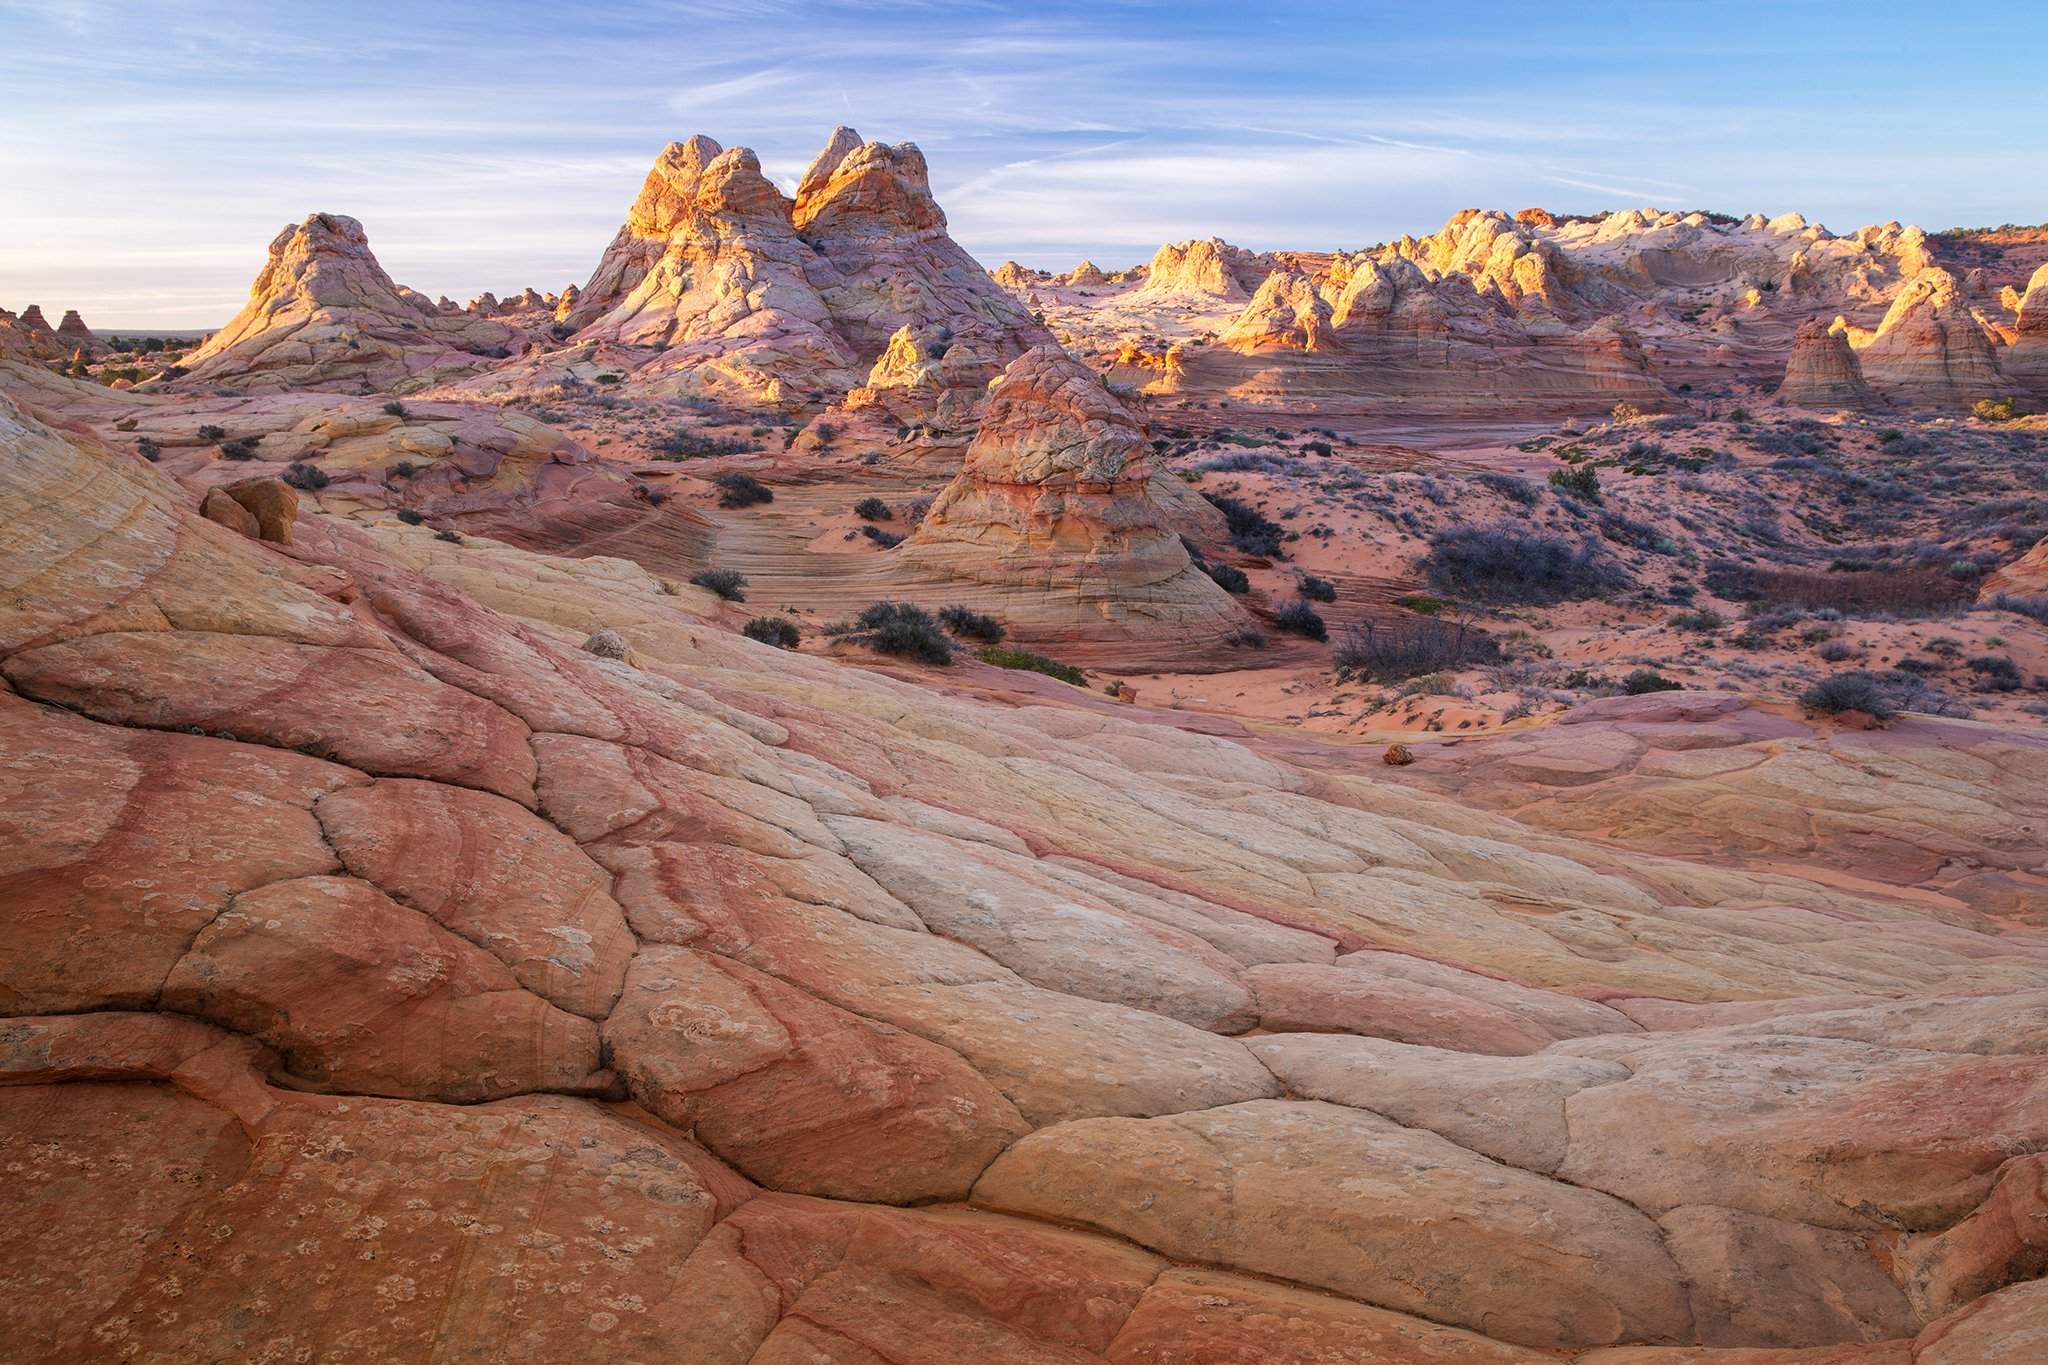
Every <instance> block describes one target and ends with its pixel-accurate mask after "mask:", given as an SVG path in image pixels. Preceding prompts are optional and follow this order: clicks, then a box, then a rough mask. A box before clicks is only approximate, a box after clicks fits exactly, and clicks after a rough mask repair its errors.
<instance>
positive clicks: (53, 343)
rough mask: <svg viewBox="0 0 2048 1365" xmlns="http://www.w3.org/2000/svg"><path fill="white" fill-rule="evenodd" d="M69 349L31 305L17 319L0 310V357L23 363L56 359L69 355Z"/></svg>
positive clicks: (41, 312)
mask: <svg viewBox="0 0 2048 1365" xmlns="http://www.w3.org/2000/svg"><path fill="white" fill-rule="evenodd" d="M71 349H72V347H71V346H70V345H68V344H66V342H65V340H64V339H63V338H62V337H60V336H58V335H57V333H56V331H55V329H53V328H52V327H51V326H50V324H49V323H48V322H46V321H44V319H43V310H42V309H41V308H39V307H37V306H36V305H35V304H30V305H29V306H28V307H27V308H25V309H23V310H22V312H21V315H20V316H19V317H17V316H15V315H14V314H13V313H10V312H8V311H7V310H6V309H4V308H0V354H5V355H11V356H15V357H18V358H21V359H25V360H56V359H58V358H60V357H62V356H67V355H69V354H70V353H71Z"/></svg>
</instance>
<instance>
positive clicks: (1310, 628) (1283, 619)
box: [1273, 597, 1330, 640]
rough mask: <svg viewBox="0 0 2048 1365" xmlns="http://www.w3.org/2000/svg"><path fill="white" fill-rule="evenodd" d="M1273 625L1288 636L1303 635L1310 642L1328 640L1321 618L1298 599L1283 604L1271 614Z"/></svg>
mask: <svg viewBox="0 0 2048 1365" xmlns="http://www.w3.org/2000/svg"><path fill="white" fill-rule="evenodd" d="M1273 624H1274V625H1275V626H1277V627H1278V628H1279V629H1281V630H1284V631H1286V632H1288V633H1289V634H1290V635H1305V636H1307V637H1308V638H1309V639H1311V640H1327V639H1329V638H1330V629H1329V627H1328V626H1326V625H1324V624H1323V618H1322V616H1321V615H1320V614H1319V613H1318V612H1317V611H1316V609H1315V608H1314V607H1312V606H1310V605H1309V604H1308V603H1306V602H1304V601H1302V600H1301V599H1300V598H1299V597H1297V598H1295V599H1294V600H1292V601H1290V602H1286V603H1283V604H1282V605H1281V607H1280V609H1279V610H1278V611H1276V612H1274V613H1273Z"/></svg>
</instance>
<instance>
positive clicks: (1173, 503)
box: [896, 346, 1244, 645]
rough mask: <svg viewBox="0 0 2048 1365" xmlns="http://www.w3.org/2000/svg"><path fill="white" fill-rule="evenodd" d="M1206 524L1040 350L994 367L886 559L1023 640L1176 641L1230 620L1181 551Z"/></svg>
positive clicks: (1073, 367)
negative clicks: (980, 603) (965, 426)
mask: <svg viewBox="0 0 2048 1365" xmlns="http://www.w3.org/2000/svg"><path fill="white" fill-rule="evenodd" d="M1214 517H1215V514H1214V512H1213V511H1212V510H1210V509H1209V508H1208V507H1207V504H1204V503H1201V502H1200V500H1199V499H1197V498H1195V497H1194V495H1193V494H1191V493H1189V492H1188V491H1187V489H1186V486H1185V485H1183V484H1182V483H1180V481H1179V480H1177V479H1175V478H1173V477H1172V476H1171V475H1169V474H1167V473H1166V472H1165V471H1164V470H1162V469H1160V468H1159V467H1158V465H1157V464H1156V463H1155V462H1154V460H1153V457H1152V452H1151V447H1150V445H1149V444H1148V442H1147V440H1146V438H1145V433H1144V431H1143V429H1142V428H1141V427H1140V426H1139V425H1138V422H1137V419H1136V418H1135V417H1133V416H1132V414H1131V412H1130V410H1129V409H1128V408H1126V407H1125V406H1124V404H1123V403H1122V402H1121V401H1119V400H1118V399H1117V398H1116V397H1115V396H1114V395H1113V394H1111V393H1110V392H1109V390H1108V389H1107V388H1105V387H1104V386H1103V384H1102V381H1101V380H1100V379H1099V378H1097V377H1096V375H1095V374H1094V373H1093V372H1092V371H1090V370H1089V369H1088V368H1087V367H1086V366H1085V365H1082V364H1081V363H1080V362H1078V361H1076V360H1074V359H1073V358H1072V357H1070V356H1068V355H1067V353H1066V352H1065V351H1063V350H1061V349H1060V348H1058V347H1056V346H1041V347H1038V348H1036V349H1034V350H1031V351H1028V352H1026V353H1025V354H1024V355H1023V356H1021V357H1020V358H1019V359H1017V360H1016V361H1014V362H1013V363H1012V364H1011V365H1010V367H1009V369H1007V370H1006V371H1004V373H1003V377H1002V379H1001V380H1000V381H998V382H997V384H996V385H995V387H994V388H993V389H992V390H991V391H990V393H989V398H988V409H987V412H986V415H985V416H984V417H983V418H982V421H981V425H980V428H979V429H978V430H977V431H976V433H975V436H974V440H973V443H972V444H971V445H969V447H968V449H967V454H966V461H965V464H964V465H963V466H962V468H961V471H960V474H959V476H958V477H957V478H955V479H954V480H953V482H952V483H951V484H949V485H948V486H947V488H946V491H945V492H944V493H942V494H941V495H940V496H939V499H938V501H937V502H935V503H934V504H933V505H932V508H931V511H930V512H929V513H927V514H926V516H925V519H924V521H923V523H922V524H921V525H920V526H919V527H918V529H917V531H916V532H915V534H913V535H912V536H911V537H910V539H909V540H908V541H906V542H905V543H904V545H903V546H902V548H901V549H899V550H898V551H897V552H896V553H897V558H898V559H899V561H900V562H901V563H902V564H903V565H904V566H905V567H907V568H910V569H913V570H915V571H917V572H920V573H927V574H936V575H941V576H943V577H945V578H947V579H949V580H954V581H958V582H959V583H961V584H962V585H963V590H964V589H965V587H966V586H967V585H972V586H973V588H974V589H975V590H976V591H977V592H978V593H980V594H983V595H986V596H987V597H988V598H989V600H990V601H992V602H993V601H997V600H999V601H1000V603H1001V604H1002V606H1003V608H1004V610H1003V611H1002V612H1001V615H1002V616H1003V618H1004V619H1005V620H1011V621H1015V622H1017V623H1018V628H1019V630H1020V631H1022V632H1024V633H1027V634H1038V635H1046V636H1049V637H1051V638H1055V639H1075V640H1087V641H1093V642H1106V641H1131V642H1134V643H1136V642H1142V641H1145V640H1147V639H1150V640H1153V641H1155V642H1156V641H1159V640H1163V639H1166V638H1173V639H1177V640H1178V641H1179V642H1180V643H1181V644H1182V645H1186V644H1187V643H1188V642H1190V641H1193V640H1199V639H1202V638H1204V637H1209V636H1217V635H1222V634H1227V633H1228V632H1229V631H1231V630H1233V629H1237V628H1240V627H1241V626H1242V624H1243V619H1244V618H1243V616H1242V614H1241V613H1240V612H1239V611H1238V609H1237V608H1236V607H1235V606H1234V605H1233V604H1232V603H1231V601H1230V599H1229V598H1228V597H1227V596H1225V595H1224V593H1223V591H1222V590H1221V589H1220V588H1218V587H1217V586H1216V585H1215V584H1214V583H1213V582H1212V581H1210V579H1209V577H1208V576H1207V575H1206V574H1204V573H1202V572H1201V571H1200V570H1198V569H1197V568H1196V567H1195V566H1194V563H1193V561H1192V560H1190V559H1189V557H1188V553H1187V550H1186V548H1185V547H1184V546H1183V545H1182V543H1181V536H1182V535H1183V534H1195V535H1204V537H1205V538H1208V535H1212V534H1213V526H1214Z"/></svg>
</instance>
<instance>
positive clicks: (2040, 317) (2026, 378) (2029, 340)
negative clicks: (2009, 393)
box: [2003, 265, 2048, 411]
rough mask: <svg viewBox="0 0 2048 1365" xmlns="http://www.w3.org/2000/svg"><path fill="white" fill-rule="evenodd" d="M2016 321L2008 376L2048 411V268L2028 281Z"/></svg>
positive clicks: (2034, 403) (2030, 400)
mask: <svg viewBox="0 0 2048 1365" xmlns="http://www.w3.org/2000/svg"><path fill="white" fill-rule="evenodd" d="M2015 322H2016V325H2015V327H2014V329H2013V340H2012V345H2011V347H2010V348H2008V349H2007V351H2006V353H2005V355H2004V357H2003V363H2004V369H2005V377H2006V379H2007V381H2008V383H2009V385H2010V387H2011V388H2012V390H2013V391H2014V392H2015V393H2017V394H2019V395H2021V396H2022V397H2024V398H2025V399H2026V400H2027V401H2028V403H2029V404H2030V405H2031V406H2032V407H2034V408H2035V410H2037V411H2039V410H2041V409H2044V408H2048V265H2043V266H2042V267H2041V268H2040V269H2038V270H2036V271H2035V272H2034V275H2033V278H2032V279H2030V280H2028V281H2027V288H2026V292H2025V293H2024V294H2022V295H2021V297H2020V301H2019V308H2018V310H2017V317H2016V319H2015Z"/></svg>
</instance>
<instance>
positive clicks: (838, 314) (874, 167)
mask: <svg viewBox="0 0 2048 1365" xmlns="http://www.w3.org/2000/svg"><path fill="white" fill-rule="evenodd" d="M566 320H567V321H568V322H569V324H570V325H572V326H576V327H578V328H580V329H581V330H580V331H579V333H578V340H582V341H600V342H610V343H615V344H620V345H628V346H645V347H652V348H657V349H659V350H660V352H661V354H660V355H659V356H658V357H657V358H655V359H654V360H653V361H652V362H650V363H649V364H647V365H645V366H643V367H641V368H640V370H639V371H638V372H637V373H636V376H635V378H636V380H637V381H639V382H643V383H648V384H652V385H654V386H655V387H657V388H659V389H661V390H663V391H668V390H675V391H683V390H701V391H705V392H724V393H727V394H728V395H744V396H748V397H752V398H755V399H760V400H764V401H769V402H777V401H791V400H796V399H800V398H803V397H805V396H807V395H811V396H817V395H822V394H825V393H829V392H840V393H843V392H844V391H846V390H847V389H850V388H852V387H854V386H856V385H857V384H859V382H860V376H861V375H862V374H863V373H864V372H865V371H866V370H867V369H868V368H869V367H870V366H871V365H872V364H873V363H874V362H875V360H876V359H877V358H878V357H879V356H880V354H881V352H882V351H883V350H884V348H885V347H886V346H887V345H888V342H889V338H890V337H891V336H892V335H893V334H894V333H895V332H896V331H897V330H898V329H900V328H902V327H905V326H911V327H926V326H933V325H938V324H944V325H946V326H948V327H951V328H952V329H954V331H955V332H956V333H957V334H958V335H959V336H960V337H961V339H963V340H965V341H967V342H969V343H970V344H972V345H974V346H976V347H977V348H979V349H981V350H983V351H984V352H985V353H987V354H989V355H991V356H992V357H994V358H995V359H997V360H998V361H1001V360H1006V359H1008V358H1010V357H1011V356H1014V355H1015V354H1016V353H1017V352H1018V351H1020V350H1021V349H1023V347H1024V346H1026V345H1029V344H1032V343H1033V342H1035V341H1036V340H1038V339H1040V338H1042V336H1043V333H1042V331H1041V330H1040V329H1039V328H1038V327H1037V324H1035V323H1034V322H1033V321H1032V319H1031V317H1030V315H1029V314H1028V313H1026V312H1025V311H1024V310H1023V308H1022V307H1021V306H1020V305H1019V304H1017V302H1016V301H1015V300H1013V299H1012V298H1010V296H1009V295H1008V294H1006V293H1004V291H1003V290H1002V289H1001V288H999V287H998V286H997V285H996V284H995V283H994V282H992V281H991V280H990V279H989V277H988V275H987V274H986V273H985V272H984V271H983V270H982V269H981V267H980V266H978V265H976V264H975V262H974V260H973V258H971V257H970V256H968V255H967V253H966V252H965V251H963V250H961V248H960V247H959V246H958V245H957V244H956V243H955V242H954V241H953V240H952V238H951V237H949V236H947V234H946V218H945V214H944V213H943V212H942V211H941V210H940V209H939V207H938V205H937V203H936V202H935V201H934V200H933V199H932V196H931V186H930V180H929V175H928V173H927V171H926V168H925V162H924V157H923V154H922V153H920V152H919V151H918V150H917V148H916V147H915V146H913V145H911V144H909V143H904V144H900V145H898V146H894V147H890V146H885V145H883V144H881V143H873V142H863V141H861V139H860V137H859V135H858V134H856V133H854V132H853V131H852V130H851V129H848V128H840V129H838V130H837V131H836V132H835V133H834V134H833V137H832V141H831V142H830V144H829V145H828V146H827V147H826V149H825V150H824V151H823V152H821V153H820V154H819V156H818V157H817V159H816V160H815V161H814V162H813V163H812V164H811V166H810V168H809V169H808V170H807V171H806V172H805V174H804V177H803V179H802V181H801V183H800V185H799V187H798V193H797V198H796V199H795V200H794V201H792V200H790V199H787V198H785V197H784V196H783V195H782V193H781V192H780V191H779V190H777V189H776V188H775V186H774V184H773V183H772V182H770V181H769V180H768V178H767V177H766V176H764V175H763V174H762V173H761V167H760V162H759V160H758V159H757V158H756V157H755V155H754V154H753V152H751V151H749V150H748V149H746V148H744V147H736V148H733V149H731V150H729V151H728V150H725V149H722V148H720V147H719V145H718V144H717V143H715V142H713V141H712V140H711V139H709V138H706V137H701V136H700V137H693V138H691V139H689V140H688V141H687V142H678V143H672V144H670V145H669V147H668V148H667V150H665V151H664V152H663V153H662V155H661V156H660V158H658V159H657V161H656V162H655V166H654V169H653V170H652V171H651V172H649V174H648V177H647V180H646V183H645V184H644V185H643V186H642V188H641V192H640V197H639V198H638V199H637V200H636V201H635V202H634V205H633V208H632V211H631V212H630V213H629V215H628V216H627V220H626V223H625V226H623V227H621V228H620V229H619V233H618V235H617V236H616V237H615V238H614V239H613V241H612V245H611V246H610V247H609V248H608V249H607V250H606V252H605V255H604V258H603V260H602V261H600V262H599V264H598V267H597V270H596V272H595V273H594V274H593V275H592V276H591V278H590V280H589V282H588V283H587V284H585V285H584V286H583V288H582V290H581V291H580V293H579V294H578V296H577V298H576V301H575V303H574V304H573V306H571V307H570V308H569V309H568V311H567V313H566Z"/></svg>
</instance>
